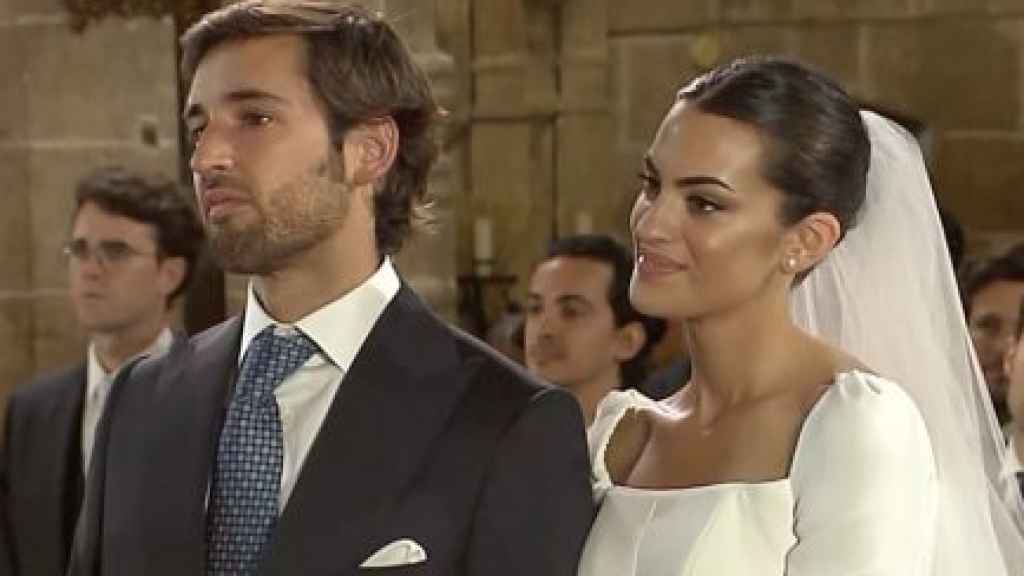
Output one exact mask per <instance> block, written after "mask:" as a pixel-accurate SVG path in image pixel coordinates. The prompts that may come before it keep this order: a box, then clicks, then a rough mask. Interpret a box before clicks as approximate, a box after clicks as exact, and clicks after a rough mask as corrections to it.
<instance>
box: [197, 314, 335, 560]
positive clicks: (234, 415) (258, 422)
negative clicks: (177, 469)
mask: <svg viewBox="0 0 1024 576" xmlns="http://www.w3.org/2000/svg"><path fill="white" fill-rule="evenodd" d="M315 352H316V345H315V344H313V342H311V341H310V340H309V338H307V337H306V336H305V335H303V334H301V333H297V334H293V335H289V336H279V335H276V334H274V326H268V327H266V328H264V329H263V331H262V332H260V333H259V334H258V335H257V336H256V338H255V339H253V341H252V343H251V344H250V345H249V349H248V350H246V353H245V360H244V361H243V362H242V371H241V375H240V376H239V378H238V383H237V385H236V386H235V393H234V397H233V398H232V399H231V405H230V406H229V407H228V413H227V418H226V419H225V421H224V429H223V430H222V431H221V433H220V442H219V444H218V446H217V463H216V468H215V471H214V476H213V484H212V486H211V490H210V503H209V509H208V511H207V518H208V521H207V529H206V541H207V545H208V551H207V568H206V573H207V575H208V576H243V575H248V574H255V573H256V569H257V567H258V565H259V560H260V551H261V550H262V548H263V545H264V544H266V542H267V541H268V540H270V535H271V534H272V533H273V531H274V525H275V524H276V523H277V514H278V494H279V492H280V485H281V463H282V461H283V459H284V443H283V442H284V441H283V438H282V436H283V435H282V431H281V415H280V413H279V412H278V408H277V400H276V399H275V398H274V388H275V387H276V386H277V385H278V384H280V383H281V381H282V380H284V379H285V377H287V376H288V375H289V374H291V373H292V372H294V371H295V369H296V368H298V367H299V366H301V365H302V364H304V363H305V362H306V360H308V359H309V357H310V356H312V355H313V354H314V353H315Z"/></svg>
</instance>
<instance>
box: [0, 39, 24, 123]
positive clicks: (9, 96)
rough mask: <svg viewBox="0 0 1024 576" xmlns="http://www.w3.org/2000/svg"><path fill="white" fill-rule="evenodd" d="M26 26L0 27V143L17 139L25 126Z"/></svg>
mask: <svg viewBox="0 0 1024 576" xmlns="http://www.w3.org/2000/svg"><path fill="white" fill-rule="evenodd" d="M26 38H27V29H26V28H24V27H15V26H8V27H2V28H0V70H3V71H4V82H3V84H0V110H3V114H0V142H2V141H10V140H14V139H17V138H21V137H22V136H23V135H24V134H25V132H26V131H27V126H28V101H29V98H30V94H29V93H28V91H26V90H25V86H24V76H25V52H26V48H27V47H26Z"/></svg>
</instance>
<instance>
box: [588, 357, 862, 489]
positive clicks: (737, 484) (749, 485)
mask: <svg viewBox="0 0 1024 576" xmlns="http://www.w3.org/2000/svg"><path fill="white" fill-rule="evenodd" d="M856 375H860V376H861V377H864V376H871V375H872V373H870V372H866V371H864V370H861V369H859V368H850V369H848V370H841V371H839V372H836V374H835V377H834V378H833V379H832V382H831V383H830V384H827V389H826V390H825V392H823V393H822V394H821V396H819V397H818V399H817V400H815V401H814V404H812V405H811V409H810V410H808V411H807V415H806V416H805V417H804V421H803V422H802V423H801V424H800V432H799V433H798V434H797V438H796V443H795V444H794V445H793V457H792V459H791V460H790V463H789V469H788V470H786V475H785V476H784V477H782V478H775V479H772V480H756V481H744V480H731V481H728V482H716V483H714V484H697V485H694V486H679V487H668V488H641V487H638V486H629V485H628V484H616V483H615V482H614V481H612V478H611V474H610V473H608V463H607V461H606V460H605V458H606V456H605V450H601V452H600V457H601V468H602V469H603V470H604V472H605V475H606V476H607V477H608V481H609V487H608V490H607V494H611V493H619V494H623V495H631V496H672V495H676V496H681V495H686V494H695V495H696V494H704V493H707V492H718V491H722V490H730V489H731V490H739V489H764V490H768V489H773V488H777V487H779V486H782V487H785V488H786V489H788V488H789V486H790V482H791V479H792V477H793V468H794V467H795V465H796V460H797V454H799V453H800V448H801V446H802V445H803V443H804V436H805V433H806V431H807V424H808V423H809V422H810V421H811V419H812V418H813V417H814V416H815V415H816V414H817V413H818V412H820V410H821V406H823V405H824V403H825V398H826V397H828V396H829V395H830V394H832V392H833V390H835V388H836V385H837V384H838V383H839V381H840V380H841V379H845V378H847V377H854V376H856ZM631 392H635V391H631ZM637 394H639V393H638V392H637ZM643 398H644V399H646V400H648V401H649V402H650V403H651V404H653V405H655V406H657V407H658V408H659V409H661V404H660V403H659V402H657V401H655V400H652V399H650V398H647V397H646V396H643ZM635 409H636V405H633V406H630V407H628V408H626V410H623V411H622V414H621V415H619V417H618V418H617V419H616V421H615V424H614V425H613V426H612V429H611V431H610V432H609V434H608V438H609V440H610V439H611V437H612V436H614V434H615V430H616V429H617V428H618V426H619V422H621V421H622V416H623V415H625V413H626V412H627V411H628V410H635ZM605 447H606V448H607V443H606V445H605ZM607 494H606V497H607Z"/></svg>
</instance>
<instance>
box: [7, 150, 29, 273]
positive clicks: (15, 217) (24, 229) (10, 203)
mask: <svg viewBox="0 0 1024 576" xmlns="http://www.w3.org/2000/svg"><path fill="white" fill-rule="evenodd" d="M27 168H28V154H27V152H26V151H24V150H17V149H10V148H8V149H2V148H0V182H3V183H4V193H3V201H2V202H3V209H2V210H0V246H5V247H6V248H5V249H4V250H0V270H2V271H3V273H2V274H0V292H5V291H19V292H20V291H26V290H28V289H29V288H30V287H31V285H32V269H31V262H32V256H31V255H32V251H31V249H30V246H29V241H30V238H31V237H32V234H31V231H32V230H31V217H30V216H31V190H32V186H31V180H30V179H29V174H28V169H27Z"/></svg>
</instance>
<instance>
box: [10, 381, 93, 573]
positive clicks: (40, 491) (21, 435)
mask: <svg viewBox="0 0 1024 576" xmlns="http://www.w3.org/2000/svg"><path fill="white" fill-rule="evenodd" d="M85 379H86V370H85V365H84V364H82V365H79V366H76V367H74V368H72V369H70V370H66V371H63V372H60V373H56V374H51V375H47V376H43V377H41V378H38V379H36V380H35V381H33V382H31V383H28V384H27V385H24V386H21V387H19V388H18V389H17V390H15V391H14V393H13V394H11V396H10V398H9V399H8V403H7V416H6V419H5V433H4V450H3V456H2V463H0V466H2V472H0V509H2V510H3V512H4V514H5V518H4V526H3V528H4V529H5V530H7V531H9V532H10V534H9V536H8V540H9V541H10V542H9V545H10V548H11V556H12V562H13V564H14V566H13V568H12V570H13V573H14V574H20V575H22V576H59V575H62V574H64V570H65V568H66V565H67V559H68V549H69V548H70V545H71V537H72V533H73V530H74V526H75V520H76V518H77V516H78V509H79V506H80V504H81V500H82V449H81V446H82V443H81V427H82V398H83V396H84V394H85Z"/></svg>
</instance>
